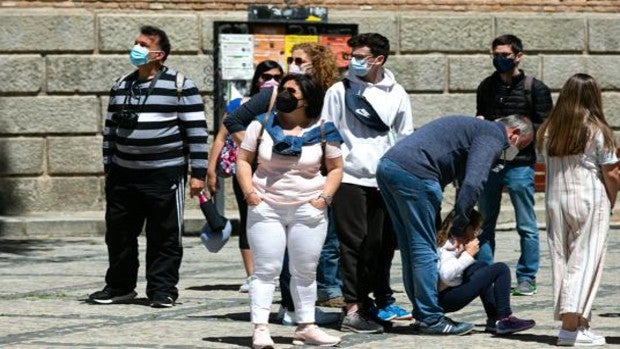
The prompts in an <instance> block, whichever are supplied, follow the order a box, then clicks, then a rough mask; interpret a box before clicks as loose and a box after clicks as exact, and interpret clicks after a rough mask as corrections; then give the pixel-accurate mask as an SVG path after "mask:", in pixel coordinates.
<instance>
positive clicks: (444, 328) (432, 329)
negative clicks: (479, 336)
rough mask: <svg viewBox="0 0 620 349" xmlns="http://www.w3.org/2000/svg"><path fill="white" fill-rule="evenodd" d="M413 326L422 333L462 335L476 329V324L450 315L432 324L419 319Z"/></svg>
mask: <svg viewBox="0 0 620 349" xmlns="http://www.w3.org/2000/svg"><path fill="white" fill-rule="evenodd" d="M413 328H414V330H415V331H417V332H418V333H420V334H432V335H457V336H461V335H464V334H467V333H469V332H471V330H473V329H474V324H470V323H468V322H456V321H454V320H452V319H450V318H449V317H447V316H444V317H443V318H441V320H439V321H437V322H436V323H434V324H432V325H428V324H426V323H424V322H421V321H417V322H416V323H415V324H414V325H413Z"/></svg>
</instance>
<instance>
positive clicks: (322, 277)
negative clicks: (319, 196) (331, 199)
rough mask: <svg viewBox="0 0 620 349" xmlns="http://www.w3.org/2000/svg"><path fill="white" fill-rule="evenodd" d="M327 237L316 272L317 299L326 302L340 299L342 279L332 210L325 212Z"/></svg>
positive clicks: (338, 246)
mask: <svg viewBox="0 0 620 349" xmlns="http://www.w3.org/2000/svg"><path fill="white" fill-rule="evenodd" d="M327 217H328V218H327V219H328V225H327V236H326V237H325V244H324V245H323V249H322V250H321V257H320V258H319V266H318V268H317V271H316V284H317V299H318V300H320V301H322V300H328V299H332V298H336V297H342V279H341V278H340V273H339V266H338V264H339V261H340V243H339V242H338V235H337V234H336V225H335V224H334V222H333V218H332V210H331V209H329V210H328V211H327Z"/></svg>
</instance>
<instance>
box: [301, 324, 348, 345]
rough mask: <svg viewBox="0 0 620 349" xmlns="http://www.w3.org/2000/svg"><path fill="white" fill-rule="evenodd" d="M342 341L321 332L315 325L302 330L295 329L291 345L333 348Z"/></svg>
mask: <svg viewBox="0 0 620 349" xmlns="http://www.w3.org/2000/svg"><path fill="white" fill-rule="evenodd" d="M341 340H342V339H340V337H336V336H332V335H330V334H327V333H326V332H325V331H323V330H321V329H320V328H319V327H318V326H317V325H308V326H306V327H304V328H303V329H299V328H298V329H296V330H295V334H294V335H293V345H316V346H319V347H333V346H336V345H338V343H340V341H341Z"/></svg>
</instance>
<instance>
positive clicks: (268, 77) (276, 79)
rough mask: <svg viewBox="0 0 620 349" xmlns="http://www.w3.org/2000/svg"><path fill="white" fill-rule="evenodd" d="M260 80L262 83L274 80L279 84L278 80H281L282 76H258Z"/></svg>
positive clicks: (264, 74)
mask: <svg viewBox="0 0 620 349" xmlns="http://www.w3.org/2000/svg"><path fill="white" fill-rule="evenodd" d="M260 78H261V79H263V81H269V80H271V79H274V80H275V81H277V82H280V80H282V74H267V73H263V74H261V75H260Z"/></svg>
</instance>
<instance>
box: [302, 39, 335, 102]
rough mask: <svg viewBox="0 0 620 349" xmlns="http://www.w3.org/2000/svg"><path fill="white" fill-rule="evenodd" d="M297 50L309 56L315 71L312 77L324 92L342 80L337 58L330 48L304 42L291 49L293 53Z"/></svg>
mask: <svg viewBox="0 0 620 349" xmlns="http://www.w3.org/2000/svg"><path fill="white" fill-rule="evenodd" d="M295 50H302V51H304V52H305V53H306V54H307V55H308V57H309V58H310V61H311V62H312V68H313V69H314V74H312V75H313V76H314V78H315V79H316V80H317V82H318V83H319V85H321V88H322V89H323V92H325V91H327V89H328V88H330V87H331V86H332V85H333V84H335V83H336V82H338V80H340V72H339V71H338V65H337V64H336V56H335V55H334V53H333V52H332V51H331V50H330V49H329V47H327V46H325V45H321V44H318V43H315V42H304V43H301V44H296V45H294V46H293V47H292V48H291V52H293V51H295Z"/></svg>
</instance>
